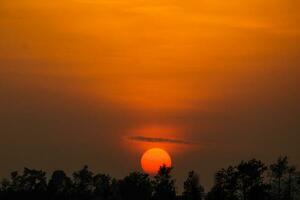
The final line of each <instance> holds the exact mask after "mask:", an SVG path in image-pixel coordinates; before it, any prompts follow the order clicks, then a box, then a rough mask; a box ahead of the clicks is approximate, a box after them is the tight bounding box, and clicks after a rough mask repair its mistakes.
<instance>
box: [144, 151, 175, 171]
mask: <svg viewBox="0 0 300 200" xmlns="http://www.w3.org/2000/svg"><path fill="white" fill-rule="evenodd" d="M163 165H165V166H167V167H171V165H172V160H171V157H170V155H169V153H168V152H166V151H165V150H163V149H160V148H152V149H149V150H147V151H146V152H145V153H144V154H143V156H142V158H141V166H142V169H143V171H144V172H146V173H148V174H151V175H153V174H156V173H157V172H158V170H159V168H160V167H161V166H163Z"/></svg>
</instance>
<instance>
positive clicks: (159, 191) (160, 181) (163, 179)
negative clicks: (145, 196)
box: [152, 165, 176, 200]
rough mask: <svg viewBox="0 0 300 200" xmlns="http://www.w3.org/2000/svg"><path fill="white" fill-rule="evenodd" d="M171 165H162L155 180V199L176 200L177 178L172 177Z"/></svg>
mask: <svg viewBox="0 0 300 200" xmlns="http://www.w3.org/2000/svg"><path fill="white" fill-rule="evenodd" d="M171 171H172V168H171V167H166V166H165V165H163V166H162V167H160V169H159V171H158V173H157V175H156V176H155V177H154V181H153V183H152V184H153V190H154V191H153V200H174V199H175V198H176V192H175V180H174V179H172V177H171Z"/></svg>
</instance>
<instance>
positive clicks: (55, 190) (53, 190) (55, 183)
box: [48, 170, 72, 198]
mask: <svg viewBox="0 0 300 200" xmlns="http://www.w3.org/2000/svg"><path fill="white" fill-rule="evenodd" d="M71 187H72V181H71V179H70V178H69V177H68V176H67V175H66V173H65V172H64V171H62V170H56V171H54V172H53V173H52V176H51V178H50V180H49V183H48V194H49V195H50V196H51V197H61V198H63V197H67V196H68V195H69V194H70V192H71Z"/></svg>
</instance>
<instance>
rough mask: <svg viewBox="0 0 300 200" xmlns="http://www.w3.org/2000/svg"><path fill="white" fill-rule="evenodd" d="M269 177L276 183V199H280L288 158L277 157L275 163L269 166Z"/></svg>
mask: <svg viewBox="0 0 300 200" xmlns="http://www.w3.org/2000/svg"><path fill="white" fill-rule="evenodd" d="M270 169H271V176H272V178H273V179H274V180H275V182H276V183H277V199H281V198H282V194H281V192H282V179H283V178H284V176H285V175H286V173H287V171H288V158H287V157H286V156H285V157H279V158H278V159H277V162H276V163H274V164H271V165H270Z"/></svg>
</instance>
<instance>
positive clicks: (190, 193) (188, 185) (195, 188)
mask: <svg viewBox="0 0 300 200" xmlns="http://www.w3.org/2000/svg"><path fill="white" fill-rule="evenodd" d="M203 195H204V188H203V187H202V186H201V185H200V182H199V176H198V175H197V174H196V173H195V172H194V171H190V172H189V173H188V177H187V179H186V181H185V182H184V191H183V195H182V196H183V200H202V199H203Z"/></svg>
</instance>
